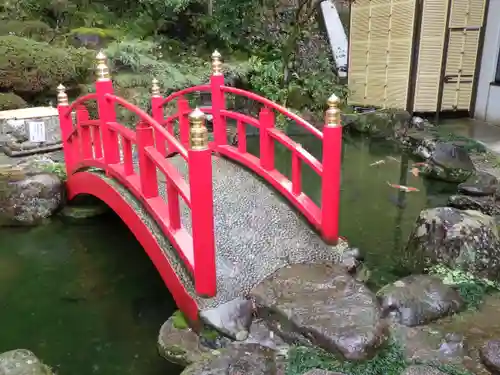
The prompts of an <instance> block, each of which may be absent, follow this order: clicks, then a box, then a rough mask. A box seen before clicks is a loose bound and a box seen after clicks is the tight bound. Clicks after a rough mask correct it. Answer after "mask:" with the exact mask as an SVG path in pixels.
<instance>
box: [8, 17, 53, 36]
mask: <svg viewBox="0 0 500 375" xmlns="http://www.w3.org/2000/svg"><path fill="white" fill-rule="evenodd" d="M4 35H15V36H20V37H26V38H31V39H34V40H37V41H48V40H51V39H52V38H53V36H54V31H53V30H52V29H51V28H50V26H49V25H47V24H46V23H44V22H42V21H17V20H7V21H5V22H1V23H0V36H4Z"/></svg>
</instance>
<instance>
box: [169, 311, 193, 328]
mask: <svg viewBox="0 0 500 375" xmlns="http://www.w3.org/2000/svg"><path fill="white" fill-rule="evenodd" d="M172 324H173V325H174V328H177V329H187V328H189V324H188V321H187V319H186V316H185V315H184V314H183V313H182V311H180V310H177V311H175V312H174V313H173V315H172Z"/></svg>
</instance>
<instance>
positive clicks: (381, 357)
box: [287, 341, 472, 375]
mask: <svg viewBox="0 0 500 375" xmlns="http://www.w3.org/2000/svg"><path fill="white" fill-rule="evenodd" d="M409 364H410V363H408V362H407V360H406V358H405V355H404V351H403V349H402V348H401V346H400V345H398V344H397V343H395V342H394V341H391V342H389V343H388V344H387V345H386V346H385V347H384V348H382V349H381V350H379V352H378V353H377V354H376V355H375V357H373V358H372V359H370V360H368V361H354V362H351V361H345V360H341V359H338V358H336V357H334V356H331V355H329V354H328V353H326V352H323V351H321V350H318V349H314V348H305V347H293V348H292V349H291V350H290V352H289V353H288V369H287V374H288V375H302V374H304V373H305V372H307V371H308V370H311V369H315V368H318V369H323V370H328V371H333V372H339V373H342V374H345V375H400V374H401V373H402V372H403V371H404V370H405V368H406V367H408V365H409ZM421 364H425V365H427V366H430V367H434V368H436V369H438V370H440V371H443V372H444V373H445V374H449V375H472V374H471V373H470V372H468V371H466V370H464V369H462V368H460V367H457V366H453V365H444V364H441V363H433V362H425V363H421Z"/></svg>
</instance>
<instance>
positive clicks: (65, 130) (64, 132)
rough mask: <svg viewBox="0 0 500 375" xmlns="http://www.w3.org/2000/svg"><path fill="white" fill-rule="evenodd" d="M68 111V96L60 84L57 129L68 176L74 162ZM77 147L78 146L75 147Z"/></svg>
mask: <svg viewBox="0 0 500 375" xmlns="http://www.w3.org/2000/svg"><path fill="white" fill-rule="evenodd" d="M68 109H69V102H68V95H67V94H66V88H65V87H64V86H63V85H62V84H61V85H59V86H57V111H58V112H59V127H60V128H61V139H62V144H63V153H64V161H65V164H66V174H67V175H68V176H69V174H70V173H71V171H72V170H73V165H74V163H75V162H76V161H77V160H75V154H74V153H75V150H77V148H76V149H75V148H74V147H73V144H72V140H71V139H70V135H71V134H72V133H73V118H72V116H71V113H67V112H68ZM77 147H78V146H77Z"/></svg>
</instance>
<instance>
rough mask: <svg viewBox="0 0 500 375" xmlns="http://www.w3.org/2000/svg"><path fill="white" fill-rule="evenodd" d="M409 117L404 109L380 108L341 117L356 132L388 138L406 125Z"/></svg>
mask: <svg viewBox="0 0 500 375" xmlns="http://www.w3.org/2000/svg"><path fill="white" fill-rule="evenodd" d="M410 119H411V116H410V114H409V113H408V112H406V111H403V110H397V109H380V110H375V111H371V112H361V113H351V114H346V115H345V116H344V117H343V123H344V125H345V126H349V127H350V128H351V129H353V130H354V131H356V132H358V133H362V134H368V135H371V136H379V137H386V138H390V137H393V136H394V135H395V133H396V131H397V130H399V129H401V128H403V127H405V126H407V124H408V122H409V121H410Z"/></svg>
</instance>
